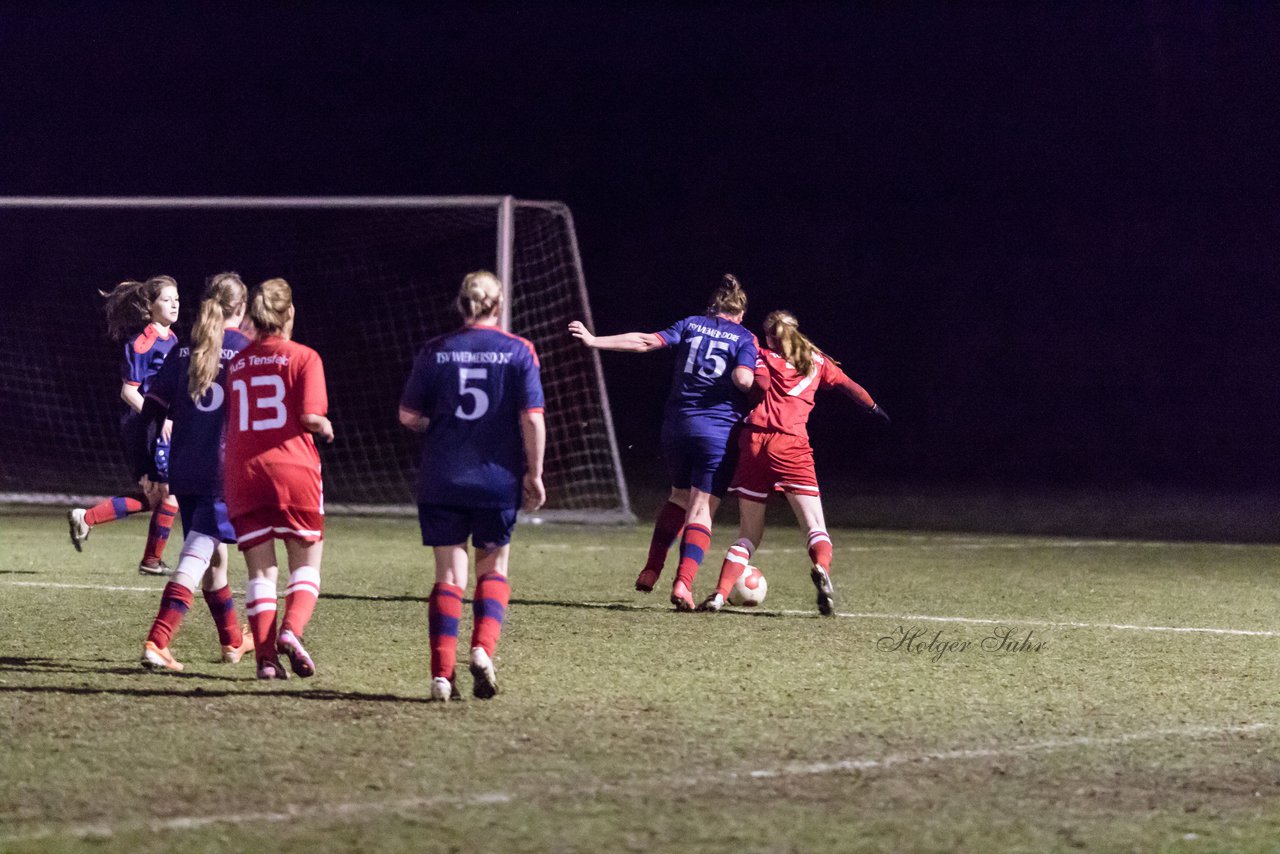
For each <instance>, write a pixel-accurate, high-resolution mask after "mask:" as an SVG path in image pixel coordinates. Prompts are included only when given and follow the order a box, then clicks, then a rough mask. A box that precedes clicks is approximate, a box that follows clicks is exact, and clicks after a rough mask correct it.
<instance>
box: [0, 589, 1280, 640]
mask: <svg viewBox="0 0 1280 854" xmlns="http://www.w3.org/2000/svg"><path fill="white" fill-rule="evenodd" d="M0 585H5V586H9V587H36V588H56V589H68V588H70V589H74V590H109V591H124V592H130V593H152V594H155V593H156V592H158V589H157V588H154V587H118V586H112V585H106V584H65V583H62V582H56V581H0ZM234 593H235V595H237V596H243V592H242V591H239V590H237V591H234ZM575 604H576V605H577V607H581V608H603V609H608V610H615V611H617V610H632V611H666V610H667V609H666V608H665V607H663V606H655V605H632V606H630V607H628V606H627V605H626V603H620V602H578V603H575ZM751 612H752V613H756V614H767V615H769V616H774V617H811V616H815V613H814V612H813V611H807V610H793V609H785V610H770V609H767V608H752V609H751ZM836 616H837V617H843V618H845V619H849V620H891V621H898V622H908V621H913V620H914V621H918V622H923V623H960V624H962V625H974V626H1039V627H1041V628H1046V629H1106V630H1110V631H1130V632H1164V633H1172V634H1203V635H1237V636H1242V637H1258V638H1275V637H1280V631H1266V630H1262V629H1222V628H1214V627H1210V626H1144V625H1138V624H1135V623H1084V622H1077V621H1075V620H1037V619H1033V618H1028V617H1016V618H1003V619H993V618H990V617H948V616H938V615H936V614H890V613H876V612H871V611H867V612H856V611H852V612H851V611H837V612H836Z"/></svg>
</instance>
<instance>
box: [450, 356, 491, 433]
mask: <svg viewBox="0 0 1280 854" xmlns="http://www.w3.org/2000/svg"><path fill="white" fill-rule="evenodd" d="M488 377H489V369H488V368H458V394H460V395H462V396H463V397H470V398H471V400H472V402H473V403H474V404H475V408H474V409H472V410H471V412H467V411H466V402H465V401H464V402H463V403H460V404H458V408H457V409H456V410H455V411H454V413H453V414H454V415H456V416H458V417H459V418H461V419H462V420H463V421H475V420H476V419H477V418H480V417H482V416H483V415H484V414H485V413H486V412H488V411H489V395H488V394H486V393H485V390H484V389H482V388H476V387H475V386H469V385H467V381H468V380H485V379H488Z"/></svg>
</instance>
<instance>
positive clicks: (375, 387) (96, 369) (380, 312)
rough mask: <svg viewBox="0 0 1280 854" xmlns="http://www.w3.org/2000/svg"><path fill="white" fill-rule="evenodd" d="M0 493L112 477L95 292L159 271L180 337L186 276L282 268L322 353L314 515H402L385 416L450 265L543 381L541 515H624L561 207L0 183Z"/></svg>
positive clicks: (51, 498)
mask: <svg viewBox="0 0 1280 854" xmlns="http://www.w3.org/2000/svg"><path fill="white" fill-rule="evenodd" d="M0 251H3V252H4V254H5V257H6V259H7V261H8V264H7V265H6V269H5V271H4V273H3V274H0V289H2V291H3V298H4V304H5V311H4V312H3V313H0V386H2V387H3V388H4V389H5V417H4V418H3V419H0V503H5V504H43V505H54V504H68V503H72V504H74V503H83V502H84V501H86V500H89V499H94V498H100V497H102V496H107V495H115V494H120V493H121V492H124V491H127V490H130V489H131V488H133V485H132V484H131V483H130V482H129V478H128V475H129V472H128V470H127V467H126V466H125V464H124V459H123V455H122V452H121V448H120V438H119V426H118V424H119V419H120V416H121V414H122V413H123V406H124V404H123V403H121V401H120V400H119V394H118V393H119V389H120V358H121V355H120V345H118V344H113V343H112V342H110V341H109V340H108V339H107V337H106V330H105V322H104V316H103V311H102V303H103V301H102V299H101V297H99V295H98V292H99V291H100V290H109V289H110V288H111V287H113V286H114V285H115V284H116V283H117V282H119V281H123V280H125V279H142V278H146V277H148V276H152V275H156V274H166V275H171V276H173V277H174V278H175V279H177V281H178V284H179V290H180V293H181V296H182V300H183V304H182V315H181V317H180V319H179V322H178V324H177V326H176V329H177V332H178V336H179V341H180V342H184V343H185V342H186V341H187V340H188V335H189V329H190V324H191V322H192V321H193V320H194V318H195V314H196V311H197V309H198V307H199V298H200V295H201V293H202V291H203V288H204V282H205V280H206V279H207V278H208V277H209V276H210V275H212V274H214V273H218V272H221V271H224V270H234V271H236V272H238V273H240V275H241V276H242V277H243V278H244V279H245V281H246V282H247V283H250V284H254V283H257V282H260V281H262V280H264V279H267V278H272V277H283V278H285V279H287V280H288V281H289V282H290V284H291V285H292V286H293V289H294V296H295V300H296V303H297V306H298V319H297V325H296V328H295V333H294V334H295V337H296V338H297V340H298V341H300V342H302V343H304V344H306V345H308V346H310V347H312V348H314V349H315V350H317V351H318V352H319V353H320V355H321V357H322V358H323V360H324V364H325V374H326V379H327V382H328V388H329V403H330V412H329V415H330V418H331V420H332V421H333V423H334V427H335V431H336V433H337V441H336V442H335V443H334V444H333V445H332V446H328V447H325V448H322V449H321V458H322V461H323V465H324V470H325V504H326V511H327V512H330V513H339V514H344V513H345V514H369V515H405V514H411V513H413V512H415V510H414V506H413V484H414V480H415V477H416V471H415V468H416V466H417V460H418V450H417V449H418V443H419V441H420V438H419V437H418V436H416V435H414V434H411V433H409V431H406V430H404V429H403V428H402V427H401V426H400V424H399V421H398V418H397V406H398V402H399V398H400V391H401V388H402V387H403V384H404V381H405V378H406V377H407V376H408V373H409V368H410V365H411V363H412V360H413V357H414V355H415V354H416V352H417V351H418V349H419V348H420V347H421V345H422V344H423V342H425V341H426V340H428V339H429V338H432V337H434V336H436V335H439V334H441V333H443V332H446V331H448V330H449V329H452V328H455V327H456V326H457V325H458V319H457V315H456V313H455V312H454V309H453V300H454V297H455V296H456V294H457V289H458V286H459V284H460V282H461V281H462V278H463V276H465V275H466V274H467V273H468V272H471V271H472V270H477V269H490V270H493V271H494V272H496V273H498V275H499V277H500V278H501V279H502V280H503V281H504V284H505V286H506V288H507V293H508V299H507V300H506V306H507V312H506V313H504V316H503V326H504V328H505V329H507V330H508V331H510V332H512V333H514V334H516V335H519V336H522V337H524V338H527V339H529V340H530V341H532V342H533V344H534V347H535V348H536V349H537V352H538V355H539V359H540V362H541V365H542V383H543V388H544V391H545V393H546V403H547V405H546V421H547V457H546V465H545V478H544V479H545V482H546V486H547V505H546V509H545V511H542V512H539V513H538V514H536V517H537V518H540V519H546V520H548V521H565V522H573V521H583V522H632V521H634V518H635V517H634V515H633V514H632V511H631V505H630V500H629V497H628V492H627V486H626V481H625V478H624V475H623V472H622V467H621V464H620V460H619V455H618V448H617V441H616V439H615V436H614V430H613V423H612V417H611V415H610V411H609V401H608V393H607V391H606V389H605V385H604V378H603V374H602V372H601V367H600V361H599V357H598V355H597V354H596V353H595V351H593V350H589V349H588V348H585V347H582V346H581V345H580V344H578V343H577V342H576V341H574V340H573V339H572V338H571V337H570V336H568V335H567V334H565V332H564V329H565V326H566V324H567V323H568V321H569V320H572V319H575V318H582V319H585V320H587V321H590V319H591V308H590V303H589V300H588V294H587V288H586V281H585V277H584V274H583V269H582V261H581V256H580V253H579V250H578V244H577V237H576V235H575V232H574V225H573V217H572V215H571V213H570V211H569V209H568V207H566V206H565V205H564V204H562V203H559V202H553V201H527V200H521V199H515V198H513V197H510V196H457V197H420V196H376V197H373V196H369V197H333V198H324V197H148V198H119V197H77V198H37V197H0Z"/></svg>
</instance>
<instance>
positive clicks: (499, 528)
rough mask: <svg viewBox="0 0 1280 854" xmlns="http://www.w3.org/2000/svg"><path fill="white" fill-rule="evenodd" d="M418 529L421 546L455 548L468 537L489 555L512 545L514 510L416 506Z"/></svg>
mask: <svg viewBox="0 0 1280 854" xmlns="http://www.w3.org/2000/svg"><path fill="white" fill-rule="evenodd" d="M418 526H419V527H420V528H422V544H423V545H424V546H456V545H458V544H459V543H465V542H466V541H467V537H468V535H469V536H470V537H471V544H472V545H474V546H475V547H476V548H478V549H483V550H485V551H488V550H490V549H494V548H497V547H499V546H505V545H506V544H507V543H509V542H511V530H512V529H513V528H515V526H516V508H514V507H511V508H507V507H453V506H451V505H447V504H419V505H418Z"/></svg>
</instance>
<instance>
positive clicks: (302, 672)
mask: <svg viewBox="0 0 1280 854" xmlns="http://www.w3.org/2000/svg"><path fill="white" fill-rule="evenodd" d="M276 652H283V653H284V654H285V655H287V656H288V657H289V664H290V665H291V666H292V667H293V672H294V673H296V674H298V675H299V676H301V677H302V678H303V679H306V678H308V677H310V676H314V675H315V673H316V663H315V662H314V661H312V660H311V656H309V655H307V650H306V648H304V647H303V646H302V641H301V640H300V639H299V638H298V636H297V635H295V634H294V633H293V632H291V631H289V630H288V629H285V630H284V631H282V632H280V636H279V637H278V638H276Z"/></svg>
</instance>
